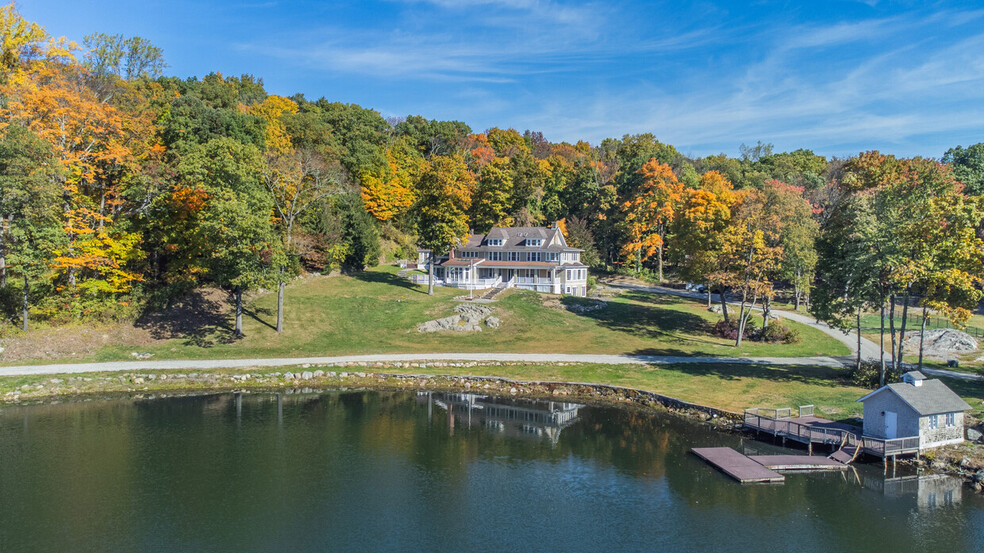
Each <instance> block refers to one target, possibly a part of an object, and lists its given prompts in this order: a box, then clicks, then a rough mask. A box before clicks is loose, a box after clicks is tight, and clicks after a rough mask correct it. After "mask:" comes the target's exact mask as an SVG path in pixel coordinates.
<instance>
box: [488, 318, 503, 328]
mask: <svg viewBox="0 0 984 553" xmlns="http://www.w3.org/2000/svg"><path fill="white" fill-rule="evenodd" d="M485 324H486V325H487V326H488V327H489V328H499V324H501V321H500V320H499V317H489V318H488V319H485Z"/></svg>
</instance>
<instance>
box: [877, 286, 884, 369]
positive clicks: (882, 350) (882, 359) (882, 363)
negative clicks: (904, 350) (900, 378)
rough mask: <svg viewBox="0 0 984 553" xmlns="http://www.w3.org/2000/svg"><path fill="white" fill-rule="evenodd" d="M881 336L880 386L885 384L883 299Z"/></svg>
mask: <svg viewBox="0 0 984 553" xmlns="http://www.w3.org/2000/svg"><path fill="white" fill-rule="evenodd" d="M879 338H880V339H881V343H880V344H879V345H880V348H879V350H878V354H879V357H880V362H881V368H880V370H879V372H878V386H879V387H881V386H884V385H885V302H884V301H882V304H881V330H880V331H879Z"/></svg>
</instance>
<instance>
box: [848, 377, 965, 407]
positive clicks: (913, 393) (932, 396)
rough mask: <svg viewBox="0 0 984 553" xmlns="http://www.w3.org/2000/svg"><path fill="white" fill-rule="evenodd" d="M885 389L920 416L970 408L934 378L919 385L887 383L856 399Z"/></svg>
mask: <svg viewBox="0 0 984 553" xmlns="http://www.w3.org/2000/svg"><path fill="white" fill-rule="evenodd" d="M920 376H921V375H920ZM924 378H925V377H924ZM886 391H888V392H891V393H893V394H895V395H896V396H898V397H899V399H901V400H902V401H903V402H905V403H906V404H907V405H908V406H909V407H912V409H913V410H914V411H915V412H916V413H918V414H919V415H920V416H924V415H936V414H939V413H954V412H957V411H966V410H968V409H970V408H971V407H970V405H968V404H967V402H966V401H964V400H962V399H960V396H958V395H957V394H956V392H954V391H953V390H951V389H950V388H949V387H947V385H946V384H943V383H942V382H940V381H939V380H936V379H932V380H922V384H921V385H919V386H914V385H912V384H909V383H907V382H895V383H892V384H887V385H885V386H882V387H881V388H878V389H877V390H875V391H874V392H871V393H870V394H868V395H866V396H864V397H863V398H861V399H859V400H858V401H859V402H862V403H863V402H864V401H865V400H867V399H869V398H871V397H873V396H875V395H877V394H881V393H885V392H886Z"/></svg>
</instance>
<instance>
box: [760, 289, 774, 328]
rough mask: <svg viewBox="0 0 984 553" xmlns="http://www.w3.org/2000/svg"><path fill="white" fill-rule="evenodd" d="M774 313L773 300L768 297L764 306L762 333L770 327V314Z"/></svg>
mask: <svg viewBox="0 0 984 553" xmlns="http://www.w3.org/2000/svg"><path fill="white" fill-rule="evenodd" d="M771 312H772V300H771V299H770V298H769V297H768V296H766V297H765V303H763V304H762V332H765V327H767V326H769V314H770V313H771Z"/></svg>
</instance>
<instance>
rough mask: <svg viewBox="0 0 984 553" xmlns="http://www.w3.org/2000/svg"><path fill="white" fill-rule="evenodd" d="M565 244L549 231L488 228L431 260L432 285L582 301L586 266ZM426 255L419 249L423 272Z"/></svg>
mask: <svg viewBox="0 0 984 553" xmlns="http://www.w3.org/2000/svg"><path fill="white" fill-rule="evenodd" d="M582 251H583V250H579V249H577V248H571V247H569V246H568V245H567V240H566V239H565V238H564V233H563V232H561V231H560V229H559V228H558V227H557V226H550V227H493V228H492V230H490V231H489V232H488V234H472V235H470V236H469V237H468V240H467V241H466V242H465V243H464V244H461V245H460V246H459V247H457V248H454V249H453V250H451V252H450V253H449V254H448V255H447V256H444V257H441V258H438V259H435V261H434V283H435V284H437V285H439V286H451V287H456V288H464V289H466V290H479V289H484V288H494V287H501V288H514V287H515V288H525V289H527V290H535V291H537V292H547V293H552V294H569V295H572V296H582V297H583V296H585V295H586V294H587V291H588V267H587V265H584V264H583V263H581V252H582ZM429 256H430V251H429V250H418V260H417V261H418V263H417V264H418V266H419V267H421V268H425V267H426V265H427V261H428V257H429Z"/></svg>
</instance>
